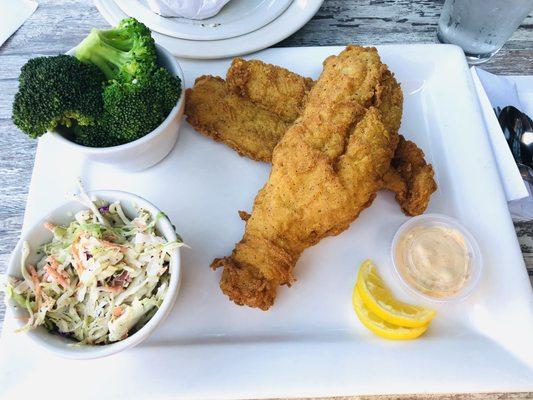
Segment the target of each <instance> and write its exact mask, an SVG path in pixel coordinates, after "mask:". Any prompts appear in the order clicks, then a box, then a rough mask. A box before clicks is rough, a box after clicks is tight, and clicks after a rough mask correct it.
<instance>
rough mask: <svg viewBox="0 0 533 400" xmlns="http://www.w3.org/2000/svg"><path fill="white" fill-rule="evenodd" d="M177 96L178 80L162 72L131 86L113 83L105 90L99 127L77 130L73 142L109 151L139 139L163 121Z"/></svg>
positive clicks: (156, 72)
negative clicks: (107, 148)
mask: <svg viewBox="0 0 533 400" xmlns="http://www.w3.org/2000/svg"><path fill="white" fill-rule="evenodd" d="M180 94H181V82H180V79H179V78H177V77H175V76H173V75H172V74H171V73H170V72H169V71H168V70H166V69H164V68H158V69H157V70H155V72H154V73H153V75H151V76H150V77H149V78H145V79H140V80H137V81H134V83H123V82H117V81H114V82H112V83H111V84H110V85H108V86H106V87H105V89H104V94H103V99H104V113H103V115H102V117H101V119H100V121H99V123H98V125H97V126H95V127H93V126H88V127H83V126H82V127H76V129H75V131H74V133H75V141H76V142H77V143H79V144H82V145H84V146H90V147H109V146H116V145H119V144H124V143H128V142H131V141H133V140H136V139H139V138H141V137H143V136H145V135H146V134H147V133H149V132H151V131H153V130H154V129H155V128H157V127H158V126H159V125H160V124H161V123H162V122H163V121H164V120H165V118H166V117H167V116H168V114H169V113H170V111H171V110H172V108H174V106H175V105H176V103H177V101H178V100H179V98H180Z"/></svg>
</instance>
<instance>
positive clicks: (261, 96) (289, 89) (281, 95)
mask: <svg viewBox="0 0 533 400" xmlns="http://www.w3.org/2000/svg"><path fill="white" fill-rule="evenodd" d="M226 82H228V85H229V88H230V89H231V90H232V91H234V92H235V93H238V94H240V95H241V96H242V97H244V98H247V99H249V100H250V101H252V102H253V103H255V104H258V105H261V106H263V108H264V109H265V110H269V111H271V112H273V113H274V114H276V115H277V116H279V117H280V118H281V119H282V120H283V121H285V122H289V123H292V122H294V121H295V120H296V118H298V116H299V115H300V113H301V112H302V110H303V107H304V104H305V98H306V96H307V93H308V92H309V90H310V89H311V87H312V86H313V84H314V82H313V80H312V79H311V78H304V77H302V76H300V75H298V74H295V73H293V72H291V71H289V70H287V69H285V68H282V67H278V66H277V65H272V64H266V63H264V62H262V61H259V60H250V61H246V60H243V59H242V58H235V59H233V62H232V63H231V67H230V68H229V69H228V72H227V74H226Z"/></svg>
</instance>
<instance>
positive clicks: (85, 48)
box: [76, 18, 157, 82]
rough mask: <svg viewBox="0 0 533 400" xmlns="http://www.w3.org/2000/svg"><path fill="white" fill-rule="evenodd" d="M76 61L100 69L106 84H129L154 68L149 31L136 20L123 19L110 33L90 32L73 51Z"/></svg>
mask: <svg viewBox="0 0 533 400" xmlns="http://www.w3.org/2000/svg"><path fill="white" fill-rule="evenodd" d="M76 57H77V58H78V59H79V60H81V61H83V62H86V63H91V64H94V65H96V66H97V67H98V68H100V69H101V70H102V71H103V72H104V74H105V76H106V78H107V79H108V80H120V81H122V82H132V81H133V80H135V79H142V78H143V77H144V76H146V75H148V74H150V73H151V72H152V71H153V70H154V69H155V68H156V67H157V52H156V47H155V43H154V39H152V36H151V33H150V30H149V29H148V28H147V27H146V26H145V25H144V24H143V23H141V22H139V21H137V20H136V19H135V18H126V19H123V20H122V21H121V22H120V23H119V24H118V26H116V27H115V28H113V29H109V30H99V29H93V30H92V31H91V33H90V34H89V36H87V37H86V38H85V40H83V42H81V43H80V44H79V45H78V47H77V48H76Z"/></svg>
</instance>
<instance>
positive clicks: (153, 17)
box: [115, 0, 293, 40]
mask: <svg viewBox="0 0 533 400" xmlns="http://www.w3.org/2000/svg"><path fill="white" fill-rule="evenodd" d="M292 1H293V0H231V1H230V2H229V3H228V4H226V5H225V6H224V8H222V10H221V11H220V12H219V13H218V14H217V15H215V16H214V17H211V18H207V19H203V20H193V19H187V18H179V17H162V16H160V15H158V14H156V13H154V12H153V11H152V10H151V9H150V7H149V6H148V3H147V2H146V0H115V2H116V4H117V5H118V6H119V7H120V8H121V9H122V11H123V12H124V13H125V14H127V15H129V16H130V17H134V18H136V19H138V20H139V21H141V22H143V23H144V24H145V25H146V26H148V28H150V29H151V30H152V31H155V32H159V33H162V34H163V35H167V36H171V37H175V38H181V39H189V40H220V39H228V38H232V37H236V36H241V35H244V34H247V33H250V32H253V31H255V30H257V29H259V28H262V27H263V26H265V25H267V24H268V23H270V22H272V21H274V20H275V19H276V18H277V17H279V16H280V15H281V14H282V13H283V12H284V11H285V10H286V9H287V8H288V7H289V5H290V4H291V2H292Z"/></svg>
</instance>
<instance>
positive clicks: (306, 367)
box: [0, 45, 533, 399]
mask: <svg viewBox="0 0 533 400" xmlns="http://www.w3.org/2000/svg"><path fill="white" fill-rule="evenodd" d="M341 50H342V48H340V47H318V48H317V47H307V48H284V49H269V50H266V51H263V52H260V53H257V54H254V55H253V56H252V57H254V58H259V59H261V60H264V61H267V62H271V63H275V64H278V65H282V66H284V67H287V68H289V69H291V70H293V71H295V72H298V73H300V74H303V75H306V76H311V77H314V78H316V77H317V76H318V75H319V73H320V71H321V63H322V60H323V59H324V58H326V57H327V56H329V55H331V54H334V53H338V52H339V51H341ZM379 52H380V55H381V56H382V58H383V60H384V62H386V63H387V64H388V65H389V67H390V69H391V70H392V71H393V72H394V73H395V74H396V76H397V78H398V80H399V81H400V82H401V84H402V87H403V90H404V95H405V104H404V117H403V122H402V128H401V132H402V133H403V134H404V135H405V136H406V137H407V138H409V139H413V140H415V141H416V143H417V144H418V145H419V146H420V147H421V148H422V149H423V150H424V151H425V153H426V156H427V159H428V160H429V161H430V162H431V163H432V164H433V166H434V168H435V171H436V177H437V180H438V184H439V189H438V191H437V192H436V193H435V195H434V196H433V198H432V201H431V204H430V207H429V211H430V212H439V213H443V214H447V215H450V216H453V217H455V218H457V219H459V220H460V221H461V222H462V223H463V224H464V225H466V227H467V228H468V229H469V230H470V231H471V232H472V233H473V234H474V236H475V237H476V238H477V239H478V241H479V244H480V247H481V251H482V253H483V258H484V261H485V262H484V275H483V277H482V279H481V282H480V285H479V287H478V290H477V291H476V292H475V293H474V295H473V296H471V297H470V298H469V299H468V300H467V301H465V302H463V303H461V304H459V305H456V306H441V307H439V308H438V312H439V314H438V316H437V318H436V319H435V321H434V323H433V324H432V325H431V327H430V329H429V331H428V332H427V334H426V335H425V336H423V337H422V338H420V339H418V340H415V341H407V342H391V341H386V340H382V339H379V338H377V337H375V336H373V335H372V334H371V333H370V332H368V331H367V330H366V329H365V328H363V327H362V325H361V324H360V323H359V321H358V320H357V318H356V317H355V315H354V313H353V311H352V306H351V291H352V286H353V284H354V281H355V276H356V273H357V268H358V265H359V263H360V262H361V261H362V260H363V259H365V258H372V259H373V260H375V262H376V263H377V265H378V267H379V269H380V271H381V273H382V274H383V275H384V278H385V279H386V280H387V281H388V282H389V284H390V285H391V286H392V288H393V289H394V291H395V292H396V293H397V294H398V296H400V297H403V298H406V299H409V297H408V294H407V293H404V292H402V289H401V287H400V285H399V284H398V283H397V282H396V281H395V280H394V276H393V274H392V271H391V269H392V266H391V261H390V259H389V246H390V242H391V238H392V236H393V234H394V232H395V231H396V230H397V228H398V227H399V226H400V225H401V224H402V223H403V222H404V221H406V220H407V217H405V216H404V215H403V214H402V213H401V211H400V209H399V207H398V206H397V204H396V203H395V202H394V199H393V196H392V195H391V194H390V193H385V192H383V193H380V194H379V196H378V197H377V199H376V200H375V201H374V204H373V205H372V207H370V208H369V209H367V210H365V211H364V212H363V213H362V215H361V216H360V217H359V218H358V220H357V221H355V222H354V223H353V224H352V226H351V227H350V229H348V230H347V231H345V232H344V233H342V234H341V235H339V236H337V237H331V238H327V239H325V240H323V241H321V242H320V243H319V244H318V245H317V246H315V247H313V248H311V249H308V250H307V251H306V252H305V253H304V255H303V257H302V258H301V259H300V261H299V262H298V265H297V268H296V271H295V273H296V277H297V278H298V281H297V282H296V284H295V285H293V287H292V288H286V287H283V288H280V289H279V291H278V298H277V300H276V303H275V305H274V307H273V308H272V309H271V310H270V311H268V312H266V313H265V312H262V311H259V310H255V309H248V308H243V307H238V306H236V305H234V304H233V303H231V302H229V301H228V299H227V298H226V297H225V296H224V295H222V293H221V292H220V290H219V288H218V280H219V274H220V272H213V271H211V270H210V269H209V264H210V262H211V261H212V260H213V258H215V257H220V256H224V255H227V254H229V252H230V251H231V250H232V248H233V246H234V243H235V242H236V241H238V240H239V239H240V238H241V235H242V232H243V223H242V222H241V221H240V219H239V217H238V215H237V210H250V208H251V205H252V201H253V199H254V197H255V194H256V192H257V190H258V189H259V188H260V187H261V186H262V185H263V184H264V182H265V181H266V179H267V176H268V171H269V167H268V165H265V164H261V163H257V162H253V161H251V160H248V159H246V158H242V157H239V156H238V155H237V154H236V153H235V152H234V151H232V150H230V149H229V148H227V147H226V146H224V145H222V144H220V143H215V142H213V141H212V140H210V139H208V138H206V137H204V136H201V135H199V134H197V133H195V132H194V131H193V130H192V129H191V128H190V127H189V126H188V125H187V124H184V126H183V128H182V132H181V136H180V138H179V140H178V144H177V145H176V148H175V149H174V150H173V152H172V153H171V154H170V155H169V156H168V157H167V158H166V159H165V160H163V161H162V162H161V163H159V164H158V165H156V166H155V167H153V168H151V169H149V170H146V171H144V172H141V173H137V174H127V173H123V172H119V171H116V170H114V169H111V168H110V167H107V166H105V165H100V164H94V163H88V162H85V161H84V160H83V159H79V157H77V155H76V154H69V153H68V152H66V150H65V149H63V148H61V147H60V146H59V145H58V144H57V143H56V142H55V141H54V140H53V138H51V137H44V138H43V139H41V141H40V143H39V146H38V150H37V156H36V160H35V168H34V174H33V178H32V183H31V188H30V193H29V197H28V205H27V210H26V217H25V226H28V224H29V223H31V222H32V221H35V220H36V219H38V218H40V217H42V216H43V215H45V214H46V212H47V211H48V210H50V209H51V208H53V207H55V206H56V205H58V204H59V203H61V202H62V201H63V199H64V196H65V194H66V193H68V192H72V191H73V190H74V186H75V179H76V177H77V176H81V177H82V178H83V180H84V182H85V184H86V186H87V187H88V188H89V189H117V190H125V191H129V192H132V193H135V194H138V195H140V196H142V197H144V198H146V199H147V200H149V201H151V202H153V203H154V204H155V205H156V206H158V207H159V208H161V209H162V210H165V211H166V213H167V214H168V215H169V217H170V218H171V220H172V221H173V222H174V223H175V224H176V226H177V230H178V232H179V233H181V234H182V236H183V237H184V239H185V241H186V242H187V243H188V244H189V245H190V246H191V248H192V249H191V250H185V251H183V259H182V260H183V268H184V276H183V283H182V288H181V292H180V294H179V296H178V301H177V304H176V306H175V308H174V310H173V312H172V314H171V316H170V317H169V318H168V320H167V321H166V322H165V323H164V324H163V325H162V326H161V327H160V328H159V330H158V331H157V332H156V333H155V334H154V335H153V336H152V337H151V338H150V339H149V340H148V341H147V342H145V343H144V344H142V345H140V346H139V347H137V348H135V349H132V350H129V351H125V352H123V353H121V354H118V355H115V356H112V357H110V358H106V359H102V360H92V361H83V362H80V361H68V360H63V359H59V358H56V357H55V356H52V355H50V354H48V353H46V352H45V351H44V350H41V349H40V348H37V347H36V346H35V345H33V344H32V343H31V342H30V341H29V339H28V338H26V337H25V336H24V335H23V334H14V333H13V326H14V325H13V321H12V320H11V316H10V315H8V318H7V319H6V324H5V325H4V329H3V336H2V339H1V343H0V394H1V393H2V392H3V394H4V395H5V397H6V398H7V397H10V398H18V397H20V396H23V395H26V394H29V392H28V390H31V392H32V393H39V394H40V395H41V397H42V396H43V395H44V397H48V396H53V397H54V398H55V399H60V398H69V399H70V398H72V396H75V397H76V398H77V399H85V398H87V399H89V398H100V397H104V398H126V399H148V398H150V399H156V398H181V399H183V398H222V399H229V398H243V397H253V398H266V397H281V396H283V397H290V396H327V395H348V394H378V393H381V394H385V393H427V392H471V391H476V392H489V391H495V392H497V391H521V390H533V345H532V332H533V311H532V292H531V286H530V283H529V279H528V277H527V274H526V270H525V267H524V263H523V259H522V254H521V252H520V248H519V246H518V242H517V239H516V235H515V232H514V229H513V225H512V222H511V219H510V217H509V212H508V210H507V206H506V203H505V198H504V195H503V191H502V187H501V183H500V181H499V177H498V173H497V171H496V169H495V165H494V161H493V156H492V153H491V149H490V145H489V143H488V141H487V137H486V132H485V128H484V126H483V122H482V119H481V116H480V111H479V106H478V102H477V98H476V96H475V94H474V93H475V92H474V90H473V86H472V82H471V78H470V73H469V71H468V68H467V65H466V63H465V61H464V56H463V54H462V52H461V51H460V50H459V49H458V48H456V47H453V46H444V45H408V46H407V45H406V46H400V45H394V46H381V47H379ZM229 64H230V60H219V61H183V62H182V67H183V70H184V73H185V76H186V80H187V82H186V86H187V87H190V86H191V85H192V83H193V82H194V79H195V78H196V77H197V76H199V75H202V74H212V75H220V76H224V75H225V72H226V70H227V68H228V66H229Z"/></svg>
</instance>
